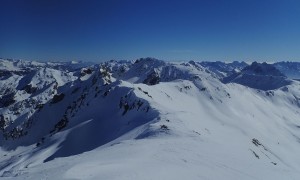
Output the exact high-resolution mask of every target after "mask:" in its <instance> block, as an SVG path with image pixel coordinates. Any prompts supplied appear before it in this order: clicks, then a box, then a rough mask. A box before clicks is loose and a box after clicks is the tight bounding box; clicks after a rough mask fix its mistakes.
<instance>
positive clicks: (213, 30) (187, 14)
mask: <svg viewBox="0 0 300 180" xmlns="http://www.w3.org/2000/svg"><path fill="white" fill-rule="evenodd" d="M299 7H300V1H297V0H182V1H179V0H152V1H150V0H92V1H91V0H90V1H89V0H81V1H79V0H43V1H42V0H0V57H4V58H22V59H36V60H43V61H47V60H89V61H91V60H92V61H105V60H110V59H136V58H139V57H155V58H159V59H165V60H212V61H215V60H223V61H224V60H226V61H232V60H245V61H249V60H256V61H279V60H289V61H292V60H293V61H300V20H299V19H300V8H299Z"/></svg>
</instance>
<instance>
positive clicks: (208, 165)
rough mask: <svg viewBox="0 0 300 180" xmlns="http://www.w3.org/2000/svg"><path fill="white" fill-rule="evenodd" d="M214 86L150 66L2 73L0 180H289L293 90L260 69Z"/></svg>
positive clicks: (205, 76)
mask: <svg viewBox="0 0 300 180" xmlns="http://www.w3.org/2000/svg"><path fill="white" fill-rule="evenodd" d="M29 64H30V63H29ZM218 64H219V63H218ZM233 64H235V63H233ZM24 66H25V68H26V65H24ZM28 66H30V65H28ZM224 68H225V69H226V66H224ZM232 68H233V65H230V68H229V69H228V71H227V72H231V71H232V70H234V69H232ZM225 69H224V70H222V72H225V71H226V70H225ZM220 72H221V71H220ZM224 76H225V74H224ZM220 77H221V76H218V75H217V73H216V71H215V72H213V71H210V70H209V68H208V66H206V67H205V65H201V63H199V62H194V61H190V62H185V63H178V62H176V63H171V62H165V61H160V60H156V59H153V58H142V59H139V60H138V61H135V62H131V61H120V62H119V61H109V62H104V63H101V64H99V65H92V66H90V65H89V66H86V67H82V68H80V69H78V70H74V71H72V72H70V71H69V70H64V69H62V68H60V67H59V68H58V67H56V66H52V67H45V66H41V67H40V66H39V67H30V71H28V72H26V73H25V74H16V73H12V74H10V75H9V76H8V78H6V79H4V80H2V81H0V83H1V87H0V92H1V94H0V95H1V96H0V97H1V101H0V102H1V103H2V104H1V107H0V132H1V136H0V146H1V150H0V176H1V177H2V178H5V177H6V178H8V179H9V178H12V177H13V178H14V179H130V180H131V179H183V178H188V179H299V178H300V173H299V170H300V163H299V162H300V157H299V156H298V151H299V148H300V144H299V139H300V131H299V127H300V122H299V116H300V111H299V108H300V93H299V88H300V83H299V82H297V81H292V80H289V79H288V78H286V77H285V76H284V75H283V74H282V73H281V72H279V71H278V70H277V69H276V68H274V67H273V66H270V65H269V64H265V63H263V64H259V63H253V64H252V65H251V66H247V67H245V68H244V69H243V70H241V71H240V72H239V70H238V69H235V70H234V74H232V75H230V76H228V77H227V78H228V79H230V81H228V82H237V83H226V84H224V83H223V82H221V81H220V80H219V79H220ZM270 77H271V78H270ZM280 78H282V82H284V83H282V82H281V81H279V80H280ZM256 80H259V81H256ZM260 81H263V82H264V83H267V84H262V83H259V82H260ZM240 82H241V83H240ZM279 82H281V84H280V83H279ZM287 82H288V83H287ZM285 83H286V84H285ZM279 84H280V85H279ZM248 87H252V88H248ZM266 87H268V88H266ZM269 87H272V88H269ZM275 87H276V88H275ZM253 88H255V89H253Z"/></svg>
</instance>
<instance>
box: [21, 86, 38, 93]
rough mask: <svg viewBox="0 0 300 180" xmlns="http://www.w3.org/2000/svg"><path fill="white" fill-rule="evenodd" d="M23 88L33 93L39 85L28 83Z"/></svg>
mask: <svg viewBox="0 0 300 180" xmlns="http://www.w3.org/2000/svg"><path fill="white" fill-rule="evenodd" d="M22 90H24V91H25V92H27V93H28V94H33V93H35V92H36V90H37V87H33V86H32V85H31V84H27V85H26V86H24V88H23V89H22Z"/></svg>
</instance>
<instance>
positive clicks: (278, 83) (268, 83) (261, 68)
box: [223, 62, 292, 90]
mask: <svg viewBox="0 0 300 180" xmlns="http://www.w3.org/2000/svg"><path fill="white" fill-rule="evenodd" d="M223 82H224V83H230V82H234V83H238V84H242V85H244V86H248V87H251V88H255V89H261V90H273V89H277V88H280V87H283V86H286V85H289V84H291V83H292V81H291V80H289V79H287V77H286V76H285V75H284V74H282V73H281V72H280V71H279V70H278V69H276V68H275V67H274V66H273V65H271V64H267V63H262V64H260V63H257V62H253V63H252V64H251V65H250V66H247V67H245V68H244V69H242V71H241V72H237V73H234V74H232V75H231V76H228V77H225V78H224V79H223Z"/></svg>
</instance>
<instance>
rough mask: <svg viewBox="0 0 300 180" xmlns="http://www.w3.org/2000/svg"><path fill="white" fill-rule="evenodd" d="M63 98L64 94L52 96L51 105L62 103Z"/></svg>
mask: <svg viewBox="0 0 300 180" xmlns="http://www.w3.org/2000/svg"><path fill="white" fill-rule="evenodd" d="M64 97H65V94H64V93H61V94H56V95H54V96H53V99H52V102H51V103H52V104H55V103H58V102H60V101H62V100H63V99H64Z"/></svg>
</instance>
